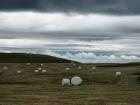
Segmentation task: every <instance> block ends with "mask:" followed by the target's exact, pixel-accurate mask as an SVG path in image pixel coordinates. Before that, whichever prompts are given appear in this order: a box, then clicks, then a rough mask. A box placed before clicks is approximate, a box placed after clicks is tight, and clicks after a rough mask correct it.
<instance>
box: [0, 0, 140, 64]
mask: <svg viewBox="0 0 140 105" xmlns="http://www.w3.org/2000/svg"><path fill="white" fill-rule="evenodd" d="M139 5H140V1H139V0H0V52H30V53H40V54H49V55H53V56H58V57H63V58H67V59H72V60H77V61H81V62H94V63H95V62H96V63H106V62H107V63H108V62H118V63H126V62H139V61H140V53H139V52H140V41H139V40H140V6H139Z"/></svg>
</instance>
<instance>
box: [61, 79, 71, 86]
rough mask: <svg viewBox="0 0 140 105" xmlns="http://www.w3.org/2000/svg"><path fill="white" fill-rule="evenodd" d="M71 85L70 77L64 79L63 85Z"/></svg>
mask: <svg viewBox="0 0 140 105" xmlns="http://www.w3.org/2000/svg"><path fill="white" fill-rule="evenodd" d="M66 85H67V86H70V79H62V86H66Z"/></svg>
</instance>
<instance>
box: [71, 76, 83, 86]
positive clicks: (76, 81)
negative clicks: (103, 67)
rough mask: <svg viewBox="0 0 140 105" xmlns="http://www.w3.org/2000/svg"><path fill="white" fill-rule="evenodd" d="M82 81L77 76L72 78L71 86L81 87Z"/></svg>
mask: <svg viewBox="0 0 140 105" xmlns="http://www.w3.org/2000/svg"><path fill="white" fill-rule="evenodd" d="M82 81H83V80H82V79H81V78H80V77H79V76H74V77H72V79H71V84H72V85H75V86H78V85H81V83H82Z"/></svg>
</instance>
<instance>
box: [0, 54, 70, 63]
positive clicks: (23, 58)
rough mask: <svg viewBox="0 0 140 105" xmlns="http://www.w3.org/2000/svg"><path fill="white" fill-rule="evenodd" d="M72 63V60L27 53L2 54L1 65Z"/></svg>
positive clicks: (0, 55)
mask: <svg viewBox="0 0 140 105" xmlns="http://www.w3.org/2000/svg"><path fill="white" fill-rule="evenodd" d="M26 62H30V63H70V62H72V61H71V60H66V59H62V58H57V57H53V56H49V55H40V54H25V53H0V63H26Z"/></svg>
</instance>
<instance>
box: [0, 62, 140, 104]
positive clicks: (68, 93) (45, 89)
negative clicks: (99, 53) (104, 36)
mask: <svg viewBox="0 0 140 105" xmlns="http://www.w3.org/2000/svg"><path fill="white" fill-rule="evenodd" d="M79 65H80V66H81V67H82V69H81V70H78V69H77V68H78V66H79ZM4 66H7V67H8V70H3V67H4ZM92 66H94V65H93V64H78V65H76V66H73V65H71V64H70V63H46V64H44V66H43V68H44V69H46V70H47V72H46V73H45V74H36V73H34V70H35V69H37V68H38V67H40V64H39V63H33V64H31V65H27V64H26V63H0V105H140V79H139V78H140V65H131V66H129V65H126V66H119V65H118V66H114V67H113V66H99V67H97V69H96V70H92V69H91V68H92ZM66 67H70V68H71V70H69V71H66V70H65V68H66ZM17 70H21V71H22V73H21V74H17V73H16V72H17ZM116 71H121V72H122V77H121V80H120V81H119V82H116V81H115V80H116V78H115V72H116ZM75 75H78V76H80V77H81V78H82V79H83V84H82V85H81V86H71V87H68V86H65V87H62V86H61V80H62V78H71V77H72V76H75Z"/></svg>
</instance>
